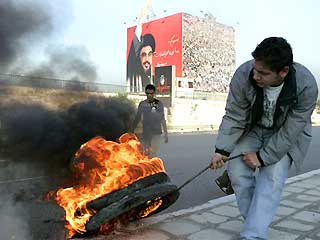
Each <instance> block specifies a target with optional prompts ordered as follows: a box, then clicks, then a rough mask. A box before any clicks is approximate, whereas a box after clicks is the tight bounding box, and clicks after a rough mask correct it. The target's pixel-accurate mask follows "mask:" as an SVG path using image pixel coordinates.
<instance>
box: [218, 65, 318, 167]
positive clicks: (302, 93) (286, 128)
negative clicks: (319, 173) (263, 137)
mask: <svg viewBox="0 0 320 240" xmlns="http://www.w3.org/2000/svg"><path fill="white" fill-rule="evenodd" d="M253 63H254V61H253V60H251V61H248V62H245V63H244V64H242V65H241V66H240V67H239V68H238V69H237V70H236V72H235V74H234V76H233V78H232V80H231V83H230V91H229V95H228V98H227V104H226V108H225V110H226V112H225V115H224V116H223V119H222V122H221V125H220V128H219V133H218V137H217V141H216V152H218V153H221V154H223V155H226V156H229V155H230V153H231V152H232V150H233V149H234V147H235V145H236V144H237V142H238V141H239V139H240V138H241V136H243V135H245V134H246V133H247V132H248V131H250V129H252V127H253V126H254V125H255V124H256V123H257V122H258V121H259V120H260V119H261V116H262V111H263V89H262V88H261V87H259V86H257V85H256V82H255V81H254V80H253ZM317 97H318V87H317V83H316V80H315V78H314V77H313V75H312V74H311V72H310V71H309V70H308V69H307V68H306V67H304V66H303V65H301V64H299V63H294V64H293V67H292V68H290V70H289V73H288V75H287V77H286V79H285V82H284V85H283V87H282V90H281V92H280V95H279V97H278V100H277V103H276V110H275V114H274V128H275V129H276V132H275V133H274V134H273V135H272V137H271V138H270V140H269V142H268V144H267V145H266V146H265V147H263V148H261V149H260V151H259V152H258V153H257V154H258V158H260V159H261V160H262V161H263V163H264V164H265V165H269V164H273V163H275V162H277V161H279V160H280V159H281V158H282V157H283V156H284V155H285V154H288V155H289V157H290V158H291V159H292V160H293V162H294V164H295V166H296V168H297V169H300V167H301V165H302V162H303V159H304V157H305V155H306V152H307V150H308V147H309V145H310V142H311V127H312V124H311V115H312V112H313V110H314V108H315V106H316V102H317Z"/></svg>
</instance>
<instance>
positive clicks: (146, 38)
mask: <svg viewBox="0 0 320 240" xmlns="http://www.w3.org/2000/svg"><path fill="white" fill-rule="evenodd" d="M146 46H150V47H151V48H152V52H154V51H155V50H156V42H155V40H154V37H153V36H152V34H149V33H148V34H145V35H143V36H142V37H141V45H140V48H139V51H140V50H141V48H143V47H146Z"/></svg>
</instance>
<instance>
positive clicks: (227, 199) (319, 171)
mask: <svg viewBox="0 0 320 240" xmlns="http://www.w3.org/2000/svg"><path fill="white" fill-rule="evenodd" d="M318 174H320V169H317V170H313V171H310V172H306V173H303V174H300V175H297V176H294V177H290V178H288V179H287V181H286V185H287V184H291V183H294V182H298V181H301V180H304V179H307V178H310V177H312V176H314V175H318ZM232 201H235V195H234V194H232V195H228V196H224V197H220V198H217V199H213V200H210V201H208V202H207V203H204V204H202V205H199V206H195V207H191V208H187V209H181V210H178V211H176V212H172V213H166V214H162V215H159V216H155V217H149V218H148V220H147V219H142V220H141V221H142V222H143V225H144V226H150V225H153V224H156V223H159V222H161V221H164V220H166V219H170V218H174V217H178V216H182V215H185V214H190V213H193V212H197V211H199V210H203V209H206V208H212V207H215V206H217V205H220V204H223V203H229V202H232Z"/></svg>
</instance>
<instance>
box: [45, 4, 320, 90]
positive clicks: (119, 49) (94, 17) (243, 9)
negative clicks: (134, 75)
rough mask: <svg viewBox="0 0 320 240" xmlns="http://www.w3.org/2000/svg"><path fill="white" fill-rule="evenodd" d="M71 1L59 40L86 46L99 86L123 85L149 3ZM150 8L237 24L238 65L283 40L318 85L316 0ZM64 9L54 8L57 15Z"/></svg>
mask: <svg viewBox="0 0 320 240" xmlns="http://www.w3.org/2000/svg"><path fill="white" fill-rule="evenodd" d="M72 1H73V6H72V10H71V12H72V15H71V16H67V17H65V18H64V19H67V21H68V24H67V27H66V28H65V29H64V31H63V32H62V33H60V35H59V37H58V38H60V39H58V41H59V42H62V43H64V44H66V45H74V44H77V45H78V44H80V45H84V46H86V47H87V49H88V51H89V53H90V56H91V60H92V62H93V63H95V64H96V66H97V69H98V75H99V80H98V81H99V82H104V83H112V84H120V85H124V84H125V76H126V66H125V64H126V37H127V36H126V29H127V27H131V26H133V25H136V23H135V22H134V19H135V18H136V17H137V16H138V15H139V13H140V10H141V8H142V7H143V5H144V3H145V0H134V1H133V0H116V1H110V0H108V1H107V0H72ZM51 3H52V2H51ZM62 4H63V1H62ZM152 6H153V10H154V12H155V14H156V15H157V18H160V17H164V16H167V15H171V14H174V13H178V12H186V13H190V14H193V15H197V16H201V14H202V13H201V12H200V11H203V12H204V13H205V12H210V13H212V14H213V15H214V16H215V17H216V18H217V21H218V22H221V23H223V24H226V25H229V26H233V27H234V29H235V33H236V39H235V40H236V65H237V66H238V65H240V64H241V63H242V62H243V61H246V60H248V59H250V58H251V55H250V54H251V52H252V51H253V50H254V48H255V46H256V45H257V44H258V43H259V42H261V41H262V40H263V39H264V38H266V37H269V36H282V37H284V38H286V39H287V40H288V42H289V43H290V44H291V46H292V48H293V53H294V60H295V61H298V62H300V63H302V64H304V65H305V66H307V67H308V68H309V69H310V70H311V71H312V72H313V73H314V74H315V76H316V78H317V80H318V81H319V82H320V31H319V30H318V29H319V26H318V25H319V24H320V13H319V12H320V1H318V0H196V1H192V0H174V1H170V0H153V3H152ZM68 7H70V4H68ZM62 9H63V6H60V7H55V9H54V11H55V13H56V14H57V16H58V15H59V11H61V10H62ZM57 19H59V18H57Z"/></svg>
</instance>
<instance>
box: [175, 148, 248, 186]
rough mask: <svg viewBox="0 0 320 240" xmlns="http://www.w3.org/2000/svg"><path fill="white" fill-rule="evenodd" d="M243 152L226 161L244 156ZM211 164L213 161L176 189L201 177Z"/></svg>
mask: <svg viewBox="0 0 320 240" xmlns="http://www.w3.org/2000/svg"><path fill="white" fill-rule="evenodd" d="M242 156H243V154H242V153H240V154H238V155H235V156H233V157H228V158H227V159H226V160H224V162H228V161H230V160H232V159H235V158H238V157H242ZM210 166H211V163H210V164H209V166H206V167H205V168H204V169H202V170H201V171H200V172H198V173H197V174H196V175H194V176H193V177H192V178H190V179H188V180H187V181H186V182H185V183H183V184H182V185H181V186H180V187H178V188H177V190H176V191H179V190H180V189H181V188H183V187H184V186H185V185H187V184H188V183H190V182H191V181H193V180H194V179H195V178H197V177H199V176H200V175H201V174H202V173H204V172H205V171H207V170H208V169H209V168H210Z"/></svg>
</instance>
